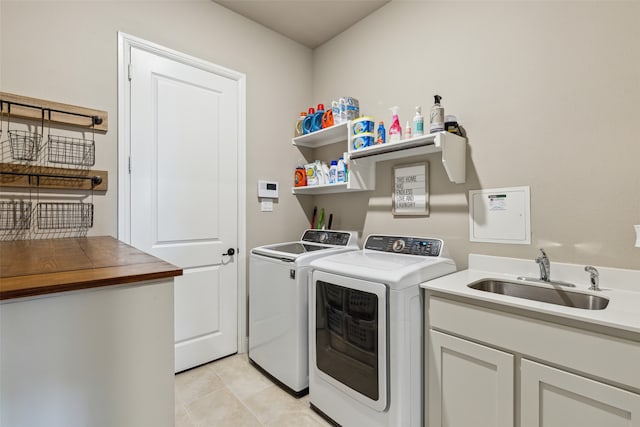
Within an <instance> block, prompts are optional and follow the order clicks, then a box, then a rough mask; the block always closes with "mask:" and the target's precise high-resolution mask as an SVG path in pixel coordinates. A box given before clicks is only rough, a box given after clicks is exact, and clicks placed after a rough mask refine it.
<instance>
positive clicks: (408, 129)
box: [404, 120, 411, 139]
mask: <svg viewBox="0 0 640 427" xmlns="http://www.w3.org/2000/svg"><path fill="white" fill-rule="evenodd" d="M409 138H411V123H409V120H407V124H406V126H405V127H404V139H409Z"/></svg>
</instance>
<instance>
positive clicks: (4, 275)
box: [0, 236, 182, 300]
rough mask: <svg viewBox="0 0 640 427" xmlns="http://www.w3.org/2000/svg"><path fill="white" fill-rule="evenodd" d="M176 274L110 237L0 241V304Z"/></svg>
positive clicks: (177, 271) (155, 260)
mask: <svg viewBox="0 0 640 427" xmlns="http://www.w3.org/2000/svg"><path fill="white" fill-rule="evenodd" d="M181 274H182V270H181V269H179V268H178V267H176V266H174V265H172V264H169V263H167V262H164V261H162V260H160V259H158V258H155V257H153V256H151V255H149V254H146V253H144V252H141V251H139V250H137V249H135V248H133V247H131V246H129V245H127V244H125V243H122V242H120V241H118V240H116V239H114V238H113V237H107V236H104V237H84V238H69V239H43V240H17V241H11V242H0V300H5V299H11V298H20V297H27V296H35V295H42V294H48V293H52V292H64V291H73V290H78V289H87V288H95V287H101V286H109V285H114V284H125V283H135V282H142V281H145V280H153V279H162V278H170V277H174V276H179V275H181Z"/></svg>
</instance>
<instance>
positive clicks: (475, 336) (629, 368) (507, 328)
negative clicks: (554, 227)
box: [425, 293, 640, 392]
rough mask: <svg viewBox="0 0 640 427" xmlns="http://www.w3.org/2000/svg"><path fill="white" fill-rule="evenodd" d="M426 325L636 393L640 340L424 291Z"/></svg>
mask: <svg viewBox="0 0 640 427" xmlns="http://www.w3.org/2000/svg"><path fill="white" fill-rule="evenodd" d="M425 316H426V318H425V321H426V325H427V327H430V328H433V329H436V330H441V331H445V332H448V333H452V334H454V335H459V336H462V337H468V338H470V339H472V340H474V341H478V342H482V343H486V344H489V345H491V346H494V347H498V348H502V349H508V351H511V352H513V353H519V354H521V355H524V356H529V357H530V358H533V359H540V360H548V361H553V363H554V364H556V365H559V366H563V367H566V368H568V369H570V370H573V371H578V372H583V373H588V374H589V376H592V377H596V378H600V379H603V380H605V381H608V382H612V383H615V384H619V385H623V386H626V387H631V388H632V389H634V391H638V392H640V369H635V366H636V365H637V361H638V360H640V343H639V342H637V341H631V340H625V339H621V338H617V337H610V336H606V335H604V334H601V333H596V332H590V331H588V330H582V329H578V328H573V327H568V326H565V325H562V324H559V323H553V322H550V321H543V320H538V319H532V318H528V317H525V316H520V315H516V314H512V313H506V312H502V311H498V310H494V309H489V308H485V307H479V306H475V305H472V304H467V303H462V302H459V301H453V300H449V299H446V298H441V297H439V296H432V295H430V294H429V293H427V303H426V310H425Z"/></svg>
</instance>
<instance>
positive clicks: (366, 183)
mask: <svg viewBox="0 0 640 427" xmlns="http://www.w3.org/2000/svg"><path fill="white" fill-rule="evenodd" d="M351 123H352V122H351V121H349V122H347V123H342V124H339V125H335V126H332V127H330V128H326V129H322V130H320V131H317V132H313V133H310V134H306V135H302V136H298V137H296V138H293V139H292V140H291V143H292V144H293V145H295V146H297V147H305V148H319V147H323V146H326V145H330V144H337V143H346V144H347V147H348V152H347V153H345V156H344V157H345V159H347V161H348V163H349V182H348V183H344V184H329V185H317V186H310V187H293V188H292V189H291V192H292V193H293V194H300V195H318V194H333V193H346V192H352V191H370V190H374V189H375V167H376V163H378V162H382V161H385V160H396V159H403V158H410V157H415V156H421V155H426V154H432V153H442V165H443V166H444V169H445V171H446V172H447V175H448V176H449V180H450V181H451V182H454V183H456V184H463V183H464V182H465V181H466V158H467V139H466V138H463V137H461V136H458V135H456V134H453V133H450V132H438V133H432V134H427V135H423V136H416V137H413V138H408V139H405V140H402V141H398V142H390V143H387V144H381V145H372V146H369V147H365V148H362V149H360V150H353V144H352V143H351V139H352V137H351V126H352V124H351Z"/></svg>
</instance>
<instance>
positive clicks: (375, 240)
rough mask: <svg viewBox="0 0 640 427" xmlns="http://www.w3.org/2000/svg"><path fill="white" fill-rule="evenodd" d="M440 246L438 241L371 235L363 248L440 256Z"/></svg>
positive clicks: (422, 238)
mask: <svg viewBox="0 0 640 427" xmlns="http://www.w3.org/2000/svg"><path fill="white" fill-rule="evenodd" d="M442 245H443V243H442V240H440V239H429V238H426V237H408V236H381V235H372V236H369V237H368V238H367V242H366V243H365V245H364V248H365V249H370V250H374V251H381V252H391V253H395V254H404V255H421V256H440V254H441V253H442Z"/></svg>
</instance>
